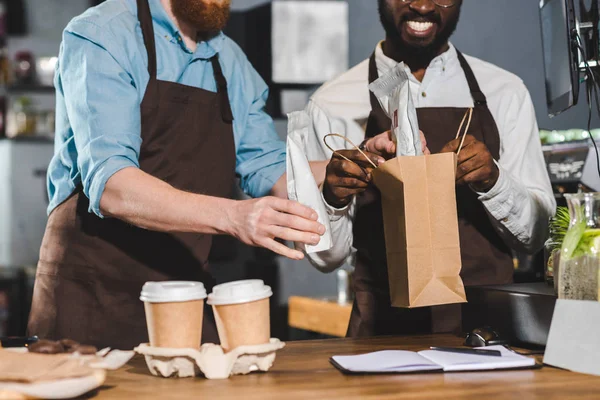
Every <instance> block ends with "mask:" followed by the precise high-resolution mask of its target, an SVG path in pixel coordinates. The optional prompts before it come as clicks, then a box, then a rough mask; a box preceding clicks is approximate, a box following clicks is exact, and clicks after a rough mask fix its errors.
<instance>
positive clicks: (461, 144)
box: [323, 108, 473, 168]
mask: <svg viewBox="0 0 600 400" xmlns="http://www.w3.org/2000/svg"><path fill="white" fill-rule="evenodd" d="M467 117H468V119H467ZM472 119H473V108H469V109H468V110H467V111H465V115H464V116H463V119H462V121H460V125H459V127H458V131H456V137H455V138H454V139H458V138H459V137H460V136H461V131H462V129H463V126H464V125H465V121H466V122H467V125H466V126H465V130H464V132H462V140H461V141H460V145H459V146H458V150H457V151H456V155H459V154H460V151H461V150H462V147H463V144H464V143H465V138H466V137H467V132H468V131H469V128H470V127H471V121H472ZM330 136H335V137H339V138H341V139H343V140H345V141H346V142H348V143H350V145H351V146H352V147H354V148H355V149H356V150H358V151H359V152H360V154H362V155H363V157H364V158H365V159H366V160H367V161H368V162H369V163H370V164H371V165H372V166H373V168H378V166H377V165H375V163H374V162H373V161H371V159H370V158H369V157H367V155H366V154H365V153H364V151H362V150H361V149H360V147H358V146H357V145H355V144H354V142H352V140H350V139H348V138H347V137H346V136H342V135H340V134H339V133H330V134H328V135H325V137H323V143H325V146H327V148H328V149H329V150H331V151H332V152H333V154H337V155H338V156H340V157H341V158H343V159H344V160H346V161H348V162H351V163H353V164H356V163H355V162H354V161H352V160H350V159H349V158H348V157H346V156H344V155H343V154H340V153H338V151H337V150H334V149H333V148H332V147H331V146H330V145H329V143H327V138H328V137H330Z"/></svg>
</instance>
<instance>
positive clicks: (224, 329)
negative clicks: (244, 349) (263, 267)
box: [208, 279, 273, 351]
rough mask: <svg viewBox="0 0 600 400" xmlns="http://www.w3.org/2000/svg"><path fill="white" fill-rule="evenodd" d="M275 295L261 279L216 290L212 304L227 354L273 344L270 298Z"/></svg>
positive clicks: (209, 297)
mask: <svg viewBox="0 0 600 400" xmlns="http://www.w3.org/2000/svg"><path fill="white" fill-rule="evenodd" d="M272 295H273V292H272V291H271V288H270V287H269V286H266V285H265V284H264V282H263V281H261V280H258V279H256V280H246V281H237V282H231V283H225V284H223V285H217V286H215V287H214V289H213V292H212V293H211V294H210V295H209V296H208V304H210V305H212V307H213V311H214V314H215V320H216V323H217V331H218V332H219V339H220V340H221V347H223V349H224V350H225V351H231V350H233V349H235V348H236V347H239V346H247V345H257V344H265V343H269V339H270V337H271V319H270V316H269V297H271V296H272Z"/></svg>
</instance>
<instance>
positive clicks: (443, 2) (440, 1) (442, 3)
mask: <svg viewBox="0 0 600 400" xmlns="http://www.w3.org/2000/svg"><path fill="white" fill-rule="evenodd" d="M401 1H402V3H405V4H408V3H412V2H413V1H414V0H401ZM431 1H433V4H435V5H436V6H438V7H443V8H450V7H454V6H455V5H456V3H458V1H459V0H431Z"/></svg>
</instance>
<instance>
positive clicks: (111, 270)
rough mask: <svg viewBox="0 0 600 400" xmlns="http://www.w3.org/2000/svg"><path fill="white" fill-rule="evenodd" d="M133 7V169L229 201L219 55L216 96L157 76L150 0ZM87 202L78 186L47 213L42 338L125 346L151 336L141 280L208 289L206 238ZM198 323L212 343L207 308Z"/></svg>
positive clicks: (38, 324)
mask: <svg viewBox="0 0 600 400" xmlns="http://www.w3.org/2000/svg"><path fill="white" fill-rule="evenodd" d="M137 5H138V19H139V21H140V23H141V27H142V33H143V38H144V44H145V47H146V51H147V53H148V72H149V75H150V79H149V82H148V87H147V88H146V92H145V94H144V98H143V100H142V104H141V121H142V122H141V135H142V146H141V150H140V156H139V162H140V168H141V170H143V171H145V172H146V173H148V174H150V175H153V176H155V177H157V178H159V179H161V180H163V181H165V182H167V183H169V184H171V185H172V186H174V187H176V188H178V189H181V190H185V191H188V192H193V193H201V194H204V195H209V196H217V197H230V196H231V193H230V192H231V188H232V187H233V183H234V179H235V143H234V138H233V127H232V121H233V115H232V112H231V108H230V104H229V99H228V95H227V82H226V80H225V78H224V76H223V73H222V71H221V67H220V64H219V59H218V57H217V55H215V56H214V57H213V58H212V59H211V63H212V68H213V70H214V77H215V80H216V83H217V92H216V93H214V92H210V91H207V90H203V89H199V88H195V87H191V86H186V85H182V84H179V83H175V82H166V81H160V80H158V79H157V77H156V50H155V44H154V29H153V25H152V16H151V14H150V8H149V5H148V1H147V0H138V1H137ZM107 117H110V116H107ZM88 205H89V200H88V198H87V197H86V196H85V195H84V194H83V193H82V190H81V188H79V189H78V190H76V191H75V193H73V194H72V195H71V196H70V197H69V198H68V199H67V200H66V201H65V202H63V203H62V204H61V205H59V206H58V207H57V208H56V209H55V210H53V212H52V213H51V214H50V217H49V220H48V225H47V227H46V233H45V235H44V239H43V243H42V247H41V251H40V261H39V264H38V269H37V276H36V282H35V288H34V295H33V304H32V310H31V315H30V319H29V326H28V330H29V333H30V334H36V335H38V336H40V337H42V338H49V339H58V338H71V339H74V340H77V341H80V342H82V343H86V344H93V345H96V346H99V347H105V346H110V347H112V348H121V349H131V348H132V347H134V346H136V345H138V344H140V343H143V342H146V341H147V340H148V335H147V330H146V325H145V324H146V322H145V315H144V307H143V304H142V302H141V301H140V300H139V295H140V291H141V288H142V285H143V284H144V282H146V281H165V280H193V281H202V282H204V284H205V285H206V286H207V290H211V289H212V286H213V285H214V282H213V279H212V278H211V276H210V274H209V273H208V270H207V269H208V262H207V259H208V255H209V251H210V248H211V242H212V237H211V236H210V235H203V234H194V233H162V232H155V231H149V230H144V229H141V228H138V227H135V226H131V225H129V224H127V223H125V222H123V221H121V220H118V219H101V218H99V217H97V216H96V215H94V214H91V213H89V212H88ZM203 329H204V331H203V340H205V341H210V342H213V343H218V335H217V332H216V328H215V325H214V319H213V317H212V312H211V310H210V308H209V307H206V310H205V317H204V328H203Z"/></svg>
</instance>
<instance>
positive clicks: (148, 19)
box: [137, 0, 156, 79]
mask: <svg viewBox="0 0 600 400" xmlns="http://www.w3.org/2000/svg"><path fill="white" fill-rule="evenodd" d="M137 9H138V11H137V14H138V20H139V21H140V26H141V27H142V35H143V36H144V45H145V46H146V53H147V54H148V73H149V74H150V79H156V46H155V44H154V26H153V25H152V14H151V13H150V5H149V4H148V0H137Z"/></svg>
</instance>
